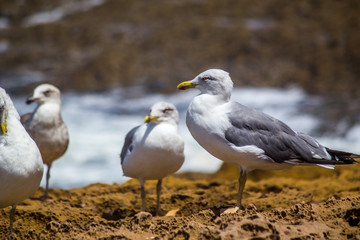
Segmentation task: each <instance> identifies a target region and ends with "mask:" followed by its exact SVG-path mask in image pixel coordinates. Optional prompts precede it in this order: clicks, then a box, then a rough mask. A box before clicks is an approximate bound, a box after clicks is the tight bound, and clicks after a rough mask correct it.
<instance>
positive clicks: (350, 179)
mask: <svg viewBox="0 0 360 240" xmlns="http://www.w3.org/2000/svg"><path fill="white" fill-rule="evenodd" d="M237 175H238V173H237V168H236V166H231V165H223V167H222V168H221V169H220V170H219V171H218V172H217V173H216V174H201V173H184V174H178V175H175V176H170V177H167V178H165V179H164V181H163V192H162V198H161V204H162V205H161V207H162V211H163V216H159V217H157V216H154V213H155V206H156V191H155V185H156V181H148V182H147V184H146V191H147V211H149V212H150V213H147V212H140V208H141V198H140V189H139V184H138V182H137V181H136V180H130V181H128V182H126V183H124V184H122V185H119V184H116V183H115V184H112V185H108V184H101V183H97V184H92V185H89V186H87V187H84V188H74V189H70V190H62V189H51V190H50V196H52V198H53V199H52V200H49V201H45V202H41V201H37V200H30V199H27V200H25V201H23V202H22V203H20V204H19V205H18V207H17V211H16V220H15V222H14V233H13V236H12V238H14V239H360V165H351V166H340V167H338V168H337V169H336V170H328V169H323V168H320V167H296V168H292V169H289V170H283V171H271V172H270V171H268V172H263V171H257V172H253V173H252V174H250V176H249V178H248V182H247V184H246V187H245V192H244V199H243V204H244V206H245V210H239V211H237V212H236V213H229V214H226V213H224V211H225V210H226V209H228V208H229V207H233V206H234V205H235V203H236V193H237V180H236V178H237ZM42 193H43V189H39V191H38V192H37V193H36V195H35V197H40V196H41V195H42ZM9 212H10V207H8V208H5V209H1V210H0V239H4V238H6V237H7V231H8V224H9Z"/></svg>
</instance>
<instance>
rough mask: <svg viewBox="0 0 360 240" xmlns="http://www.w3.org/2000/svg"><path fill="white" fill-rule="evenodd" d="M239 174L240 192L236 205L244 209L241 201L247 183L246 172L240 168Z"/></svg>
mask: <svg viewBox="0 0 360 240" xmlns="http://www.w3.org/2000/svg"><path fill="white" fill-rule="evenodd" d="M239 172H240V176H239V190H238V195H237V201H236V205H237V206H238V207H239V208H242V206H241V199H242V194H243V191H244V187H245V182H246V171H245V170H244V169H242V168H241V167H239Z"/></svg>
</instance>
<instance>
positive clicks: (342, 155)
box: [326, 148, 360, 164]
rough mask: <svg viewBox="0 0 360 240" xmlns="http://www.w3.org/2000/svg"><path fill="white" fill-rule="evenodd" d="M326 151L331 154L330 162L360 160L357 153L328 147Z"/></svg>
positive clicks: (350, 162)
mask: <svg viewBox="0 0 360 240" xmlns="http://www.w3.org/2000/svg"><path fill="white" fill-rule="evenodd" d="M326 151H327V152H328V153H329V154H330V156H331V160H330V161H332V164H354V163H359V162H360V155H358V154H354V153H349V152H342V151H337V150H333V149H330V148H326Z"/></svg>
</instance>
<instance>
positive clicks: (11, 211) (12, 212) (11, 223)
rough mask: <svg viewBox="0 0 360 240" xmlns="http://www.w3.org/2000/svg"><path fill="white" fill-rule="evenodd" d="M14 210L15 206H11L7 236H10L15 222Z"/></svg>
mask: <svg viewBox="0 0 360 240" xmlns="http://www.w3.org/2000/svg"><path fill="white" fill-rule="evenodd" d="M15 210H16V204H14V205H12V208H11V210H10V227H9V236H10V235H11V234H12V231H13V223H14V221H15Z"/></svg>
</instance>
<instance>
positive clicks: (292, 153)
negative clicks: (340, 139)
mask: <svg viewBox="0 0 360 240" xmlns="http://www.w3.org/2000/svg"><path fill="white" fill-rule="evenodd" d="M228 117H229V120H230V123H231V125H232V126H231V127H230V128H228V129H227V130H226V131H225V138H226V140H228V141H229V142H230V143H232V144H234V145H236V146H239V147H240V146H246V145H255V146H257V147H259V148H261V149H263V150H264V152H265V154H266V155H267V156H268V157H270V158H271V159H273V160H274V161H275V162H278V163H283V162H290V163H291V162H292V163H312V164H345V162H343V161H340V160H343V159H341V158H339V159H336V157H335V156H332V155H331V154H329V153H328V152H327V149H326V148H325V147H323V146H322V145H320V144H319V143H318V142H317V141H316V140H315V139H313V138H312V137H310V136H308V135H306V134H303V133H296V132H294V131H293V130H292V129H291V128H290V127H289V126H287V125H286V124H285V123H283V122H281V121H280V120H277V119H275V118H273V117H271V116H269V115H267V114H265V113H262V112H259V111H256V110H254V109H250V108H247V107H245V106H243V105H241V104H239V103H236V102H233V103H232V106H231V112H229V113H228ZM314 156H316V158H314ZM349 163H350V162H349Z"/></svg>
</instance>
